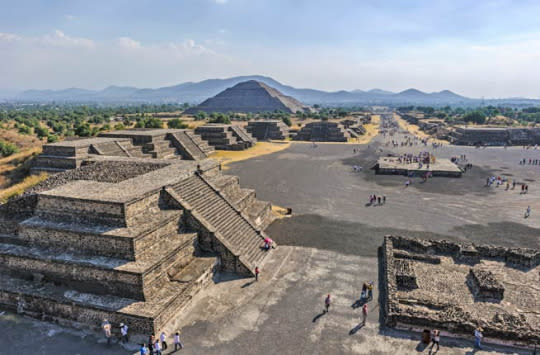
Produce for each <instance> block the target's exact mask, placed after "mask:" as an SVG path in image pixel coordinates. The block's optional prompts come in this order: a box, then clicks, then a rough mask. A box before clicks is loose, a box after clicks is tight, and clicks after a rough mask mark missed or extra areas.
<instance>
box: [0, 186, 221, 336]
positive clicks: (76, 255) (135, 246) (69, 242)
mask: <svg viewBox="0 0 540 355" xmlns="http://www.w3.org/2000/svg"><path fill="white" fill-rule="evenodd" d="M153 196H154V195H151V196H145V197H144V198H143V199H142V200H137V201H133V202H131V204H128V205H127V206H126V207H125V208H122V209H119V210H118V211H119V212H114V215H115V216H114V218H112V215H113V213H112V212H111V211H113V210H114V211H116V206H115V204H112V203H111V204H108V203H104V202H103V203H100V204H97V203H96V201H86V200H84V199H81V200H74V199H71V201H68V200H64V199H62V198H58V197H57V196H54V195H48V196H43V195H39V197H46V198H42V199H40V198H38V205H37V208H36V213H35V215H34V216H33V217H30V218H27V219H26V220H24V221H21V222H19V223H18V228H17V230H13V229H6V232H8V233H7V234H6V233H4V234H1V235H0V304H2V305H4V306H6V307H7V308H11V309H14V310H17V311H18V312H21V313H24V314H28V315H31V316H39V317H40V318H42V319H49V320H56V319H62V320H68V321H71V322H77V323H83V324H86V325H87V326H90V327H91V328H97V327H99V325H100V323H101V321H102V320H103V318H107V319H109V321H111V322H112V323H113V324H115V325H117V324H119V323H120V322H127V323H129V325H130V330H132V331H133V333H139V334H149V333H153V332H157V331H158V330H159V329H160V328H161V327H163V326H164V325H165V323H166V322H167V321H168V320H170V318H171V317H172V316H174V315H175V314H178V311H179V310H181V309H183V308H184V307H185V306H186V305H187V304H188V302H189V301H190V300H191V298H192V297H193V295H194V294H195V293H196V292H197V291H198V290H199V289H200V288H202V287H203V285H204V284H206V283H207V282H209V281H210V280H211V276H212V270H213V267H214V264H215V261H216V259H215V257H204V256H200V252H199V251H198V249H199V248H198V234H197V233H196V232H193V230H192V229H190V228H189V227H188V226H187V225H185V224H184V223H183V220H184V218H183V215H184V212H183V211H182V210H181V209H174V208H169V207H170V206H165V205H164V202H163V201H161V200H159V196H160V192H159V191H157V192H156V195H155V197H153ZM69 204H71V205H72V206H69V207H66V205H69ZM138 204H139V205H138ZM130 206H131V207H130ZM90 210H94V212H93V213H92V214H93V216H92V217H88V218H87V219H84V220H83V219H81V218H79V217H75V218H74V217H73V216H72V215H73V214H74V213H75V214H76V215H77V214H79V213H83V212H84V211H90ZM119 213H120V214H121V215H120V214H119ZM128 214H129V219H128ZM122 215H123V216H124V217H123V218H125V219H126V221H125V222H122V221H120V219H121V218H122Z"/></svg>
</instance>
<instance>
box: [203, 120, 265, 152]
mask: <svg viewBox="0 0 540 355" xmlns="http://www.w3.org/2000/svg"><path fill="white" fill-rule="evenodd" d="M195 133H196V134H198V135H199V136H200V137H201V138H202V139H203V140H204V141H206V142H207V143H208V144H209V145H210V146H212V147H214V148H215V149H219V150H244V149H247V148H250V147H252V146H254V145H255V143H257V139H255V138H253V136H252V135H251V134H249V133H248V132H247V131H246V130H245V129H244V128H243V127H240V126H236V125H227V124H220V123H208V124H205V125H204V126H200V127H197V129H195Z"/></svg>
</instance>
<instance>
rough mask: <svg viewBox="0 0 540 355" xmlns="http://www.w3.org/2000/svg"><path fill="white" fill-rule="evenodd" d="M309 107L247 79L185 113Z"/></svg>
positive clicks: (292, 111)
mask: <svg viewBox="0 0 540 355" xmlns="http://www.w3.org/2000/svg"><path fill="white" fill-rule="evenodd" d="M308 109H309V108H308V107H306V106H304V105H302V104H301V103H300V102H299V101H298V100H296V99H294V98H292V97H290V96H285V95H283V94H282V93H281V92H279V91H278V90H276V89H274V88H272V87H270V86H268V85H266V84H265V83H263V82H260V81H256V80H248V81H244V82H241V83H238V84H236V85H235V86H233V87H231V88H228V89H225V90H224V91H222V92H220V93H219V94H217V95H216V96H214V97H211V98H209V99H207V100H205V101H204V102H203V103H201V104H200V105H198V106H196V107H192V108H190V109H189V110H187V111H186V113H192V114H194V113H197V112H199V111H204V112H208V113H211V112H224V113H225V112H245V113H247V112H253V113H256V112H266V111H270V112H271V111H276V110H279V111H283V112H288V113H295V112H296V111H304V110H308Z"/></svg>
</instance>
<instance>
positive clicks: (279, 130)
mask: <svg viewBox="0 0 540 355" xmlns="http://www.w3.org/2000/svg"><path fill="white" fill-rule="evenodd" d="M246 130H247V132H248V133H250V134H251V135H252V136H253V137H254V138H257V139H258V140H267V139H279V140H283V139H286V138H289V127H288V126H287V125H286V124H285V123H283V121H281V120H256V121H249V123H248V126H247V128H246Z"/></svg>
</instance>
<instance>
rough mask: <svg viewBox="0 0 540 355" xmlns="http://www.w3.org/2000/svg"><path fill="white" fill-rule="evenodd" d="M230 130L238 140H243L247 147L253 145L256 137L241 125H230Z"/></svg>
mask: <svg viewBox="0 0 540 355" xmlns="http://www.w3.org/2000/svg"><path fill="white" fill-rule="evenodd" d="M230 130H231V132H232V133H233V135H234V136H235V137H236V139H237V140H238V141H239V142H243V143H245V144H246V146H247V147H253V146H254V145H255V143H257V139H256V138H254V137H253V136H251V134H249V133H248V132H247V131H246V130H245V129H244V128H243V127H240V126H237V125H231V126H230Z"/></svg>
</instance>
